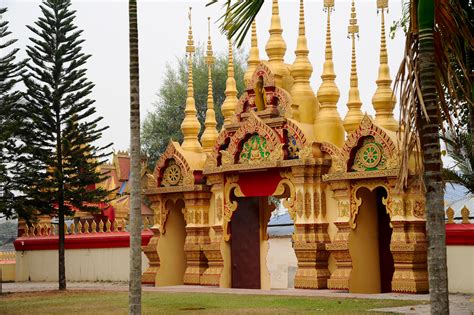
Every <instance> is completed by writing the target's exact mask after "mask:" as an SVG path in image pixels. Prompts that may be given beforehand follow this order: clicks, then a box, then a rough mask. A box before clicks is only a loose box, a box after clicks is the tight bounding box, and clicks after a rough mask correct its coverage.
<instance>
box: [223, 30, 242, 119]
mask: <svg viewBox="0 0 474 315" xmlns="http://www.w3.org/2000/svg"><path fill="white" fill-rule="evenodd" d="M237 103H238V99H237V84H236V83H235V78H234V57H233V55H232V41H231V40H230V38H229V63H228V65H227V81H226V84H225V100H224V102H223V103H222V107H221V111H222V115H223V116H224V124H228V123H230V121H231V119H232V115H234V112H235V107H236V106H237Z"/></svg>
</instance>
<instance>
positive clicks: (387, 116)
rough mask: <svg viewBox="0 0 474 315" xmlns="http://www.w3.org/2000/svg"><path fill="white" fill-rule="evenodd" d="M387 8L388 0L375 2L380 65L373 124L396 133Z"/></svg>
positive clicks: (374, 100) (374, 101) (396, 124)
mask: <svg viewBox="0 0 474 315" xmlns="http://www.w3.org/2000/svg"><path fill="white" fill-rule="evenodd" d="M387 8H388V0H377V10H380V11H381V13H382V14H381V15H382V18H381V19H382V22H381V28H382V30H381V41H380V65H379V75H378V78H377V81H376V83H377V90H376V91H375V94H374V96H373V97H372V104H373V106H374V109H375V123H376V124H378V125H379V126H381V127H384V128H386V129H388V130H392V131H397V130H398V123H397V121H396V120H395V119H394V118H393V109H394V107H395V102H396V100H395V95H394V93H393V90H392V87H391V84H392V79H391V78H390V68H389V67H388V54H387V43H386V38H385V10H387Z"/></svg>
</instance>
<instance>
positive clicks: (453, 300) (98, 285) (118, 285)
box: [3, 282, 474, 315]
mask: <svg viewBox="0 0 474 315" xmlns="http://www.w3.org/2000/svg"><path fill="white" fill-rule="evenodd" d="M67 285H68V289H70V290H104V291H128V284H127V283H123V282H68V284H67ZM57 287H58V284H57V282H15V283H3V292H12V293H13V292H31V291H48V290H56V289H57ZM143 291H146V292H186V293H220V294H250V295H275V296H302V297H330V298H357V299H394V300H416V301H423V302H425V303H423V304H420V305H415V306H405V307H394V308H385V309H377V311H384V312H394V313H402V314H429V312H430V311H429V304H428V302H429V295H428V294H400V293H383V294H355V293H347V292H346V291H333V290H301V289H282V290H250V289H223V288H216V287H204V286H188V285H186V286H184V285H181V286H169V287H159V288H157V287H152V286H143ZM449 300H450V311H451V314H452V315H473V314H474V296H472V295H471V296H470V295H463V294H451V295H450V297H449Z"/></svg>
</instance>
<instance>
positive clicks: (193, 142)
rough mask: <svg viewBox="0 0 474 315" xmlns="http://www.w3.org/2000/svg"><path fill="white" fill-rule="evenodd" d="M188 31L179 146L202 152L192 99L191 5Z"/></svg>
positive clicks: (192, 47)
mask: <svg viewBox="0 0 474 315" xmlns="http://www.w3.org/2000/svg"><path fill="white" fill-rule="evenodd" d="M188 17H189V32H188V43H187V46H186V52H187V53H188V54H189V58H188V97H187V98H186V107H185V109H184V120H183V123H182V124H181V131H182V133H183V138H184V140H183V143H182V144H181V147H182V148H183V150H185V151H192V152H202V147H201V144H200V143H199V140H198V134H199V130H200V129H201V125H200V124H199V121H198V119H197V117H196V116H197V115H196V114H197V112H196V105H195V101H194V86H193V53H194V51H195V48H194V41H193V30H192V27H191V7H190V8H189V14H188Z"/></svg>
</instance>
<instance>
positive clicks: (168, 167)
mask: <svg viewBox="0 0 474 315" xmlns="http://www.w3.org/2000/svg"><path fill="white" fill-rule="evenodd" d="M324 8H325V14H326V22H327V24H326V28H327V32H326V47H325V60H324V67H323V73H322V74H321V78H322V84H321V86H320V87H319V89H318V90H317V92H316V93H315V92H314V91H313V90H312V88H311V86H310V77H311V75H312V72H313V67H312V65H311V61H310V60H309V58H308V54H309V51H308V47H307V38H306V32H305V19H304V17H305V13H304V3H303V0H301V1H300V8H299V14H300V18H299V25H298V28H299V32H298V38H297V39H296V40H297V46H296V50H295V59H294V63H293V64H285V63H284V56H285V54H286V44H285V41H284V39H283V37H282V32H283V30H282V27H281V24H280V17H279V6H278V1H277V0H273V2H272V17H271V26H270V29H269V33H270V38H269V40H268V42H267V43H266V46H265V51H266V54H267V56H268V60H264V59H262V58H261V56H260V52H259V48H258V43H257V26H256V24H255V22H254V23H253V25H252V34H251V35H252V36H251V49H250V55H249V60H248V69H247V72H246V73H245V77H244V79H245V83H246V89H245V91H244V93H243V94H242V95H241V96H240V98H237V90H236V84H235V79H234V68H233V58H232V43H231V42H230V41H229V64H228V78H227V81H226V92H225V94H226V99H225V101H224V103H223V105H222V113H223V115H224V120H225V121H224V126H223V128H222V129H221V130H217V129H216V125H217V124H216V118H215V112H214V104H213V97H212V83H211V82H212V81H211V76H212V73H211V65H212V63H213V55H212V44H211V38H210V36H209V38H208V46H207V55H206V56H207V57H206V62H207V64H208V66H209V88H208V93H209V96H208V108H207V112H206V120H205V124H204V132H203V134H202V137H201V139H199V138H198V134H199V130H200V128H201V126H200V124H199V121H198V120H197V118H196V108H195V101H194V87H193V72H192V58H193V53H194V51H195V48H194V40H193V33H192V27H191V19H190V26H189V34H188V42H187V49H186V51H187V53H188V58H189V64H188V65H189V78H188V90H187V100H186V108H185V118H184V120H183V122H182V125H181V129H182V132H183V136H184V140H183V142H182V143H181V144H180V143H177V142H170V143H169V145H168V148H167V150H166V152H165V153H164V154H163V155H162V156H161V158H160V160H159V161H158V162H157V165H156V168H155V170H154V174H153V175H148V183H149V185H148V187H152V188H148V189H147V190H146V195H147V196H148V198H149V200H150V201H151V203H152V204H151V208H152V209H153V212H154V218H155V222H154V223H155V224H154V226H153V227H152V228H151V229H152V231H153V237H152V238H151V240H150V242H149V244H148V245H147V246H144V252H145V254H146V255H147V257H148V258H149V261H150V267H149V268H148V269H147V271H146V272H145V273H144V274H143V282H144V283H152V284H154V285H156V286H165V285H178V284H193V285H212V286H219V287H224V288H255V289H269V288H270V276H269V272H268V270H267V265H266V257H267V253H268V237H267V224H268V221H269V218H270V216H271V213H272V211H273V210H274V209H275V206H274V205H273V204H272V203H271V202H269V197H271V196H273V197H276V198H278V199H280V200H282V203H283V205H284V206H285V207H286V208H288V211H289V213H290V215H291V217H292V219H293V221H294V225H295V230H294V234H293V249H294V251H295V254H296V257H297V260H298V269H297V272H296V276H295V287H296V288H306V289H323V288H329V289H338V290H349V291H350V292H360V293H380V292H411V293H422V292H427V290H428V278H427V270H426V250H427V243H426V236H425V218H424V195H423V193H422V191H420V190H419V186H418V185H416V181H415V178H416V177H417V176H416V175H417V174H416V172H415V168H414V163H410V169H409V174H410V179H409V181H408V184H407V187H404V189H403V190H397V189H395V183H396V178H397V174H398V172H399V168H400V160H399V156H400V154H399V152H398V148H397V146H396V139H397V129H398V122H397V121H395V119H394V117H393V109H394V106H395V97H394V95H393V91H392V88H391V83H392V80H391V77H390V72H389V67H388V52H387V48H386V38H385V36H386V35H385V21H384V19H385V14H386V11H387V8H388V1H387V0H385V1H384V0H378V1H377V10H379V12H380V14H379V16H380V19H381V20H380V27H381V40H380V65H379V74H378V79H377V81H376V83H377V90H376V91H375V93H374V95H373V98H372V104H373V106H374V109H375V112H376V114H375V119H372V118H371V117H369V116H367V115H363V114H362V112H361V109H360V108H361V101H360V98H359V90H358V74H357V61H356V47H355V44H356V42H355V36H356V35H357V33H358V31H359V29H358V25H357V18H356V7H355V4H354V2H353V3H352V9H351V12H348V14H350V22H349V28H348V32H349V37H350V39H351V45H352V58H351V60H352V63H351V70H350V90H349V91H348V93H349V100H348V103H347V107H348V109H349V111H348V113H347V115H346V117H345V118H344V120H342V119H341V117H340V115H339V113H338V111H337V102H338V100H339V95H340V92H339V89H338V87H337V86H336V83H335V78H336V74H335V72H334V65H333V56H332V45H331V13H332V10H333V8H334V0H325V2H324ZM374 9H375V8H374ZM190 16H191V15H190ZM375 25H377V24H376V21H374V27H375ZM295 27H296V25H295ZM348 51H349V49H348ZM412 158H413V157H412Z"/></svg>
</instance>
